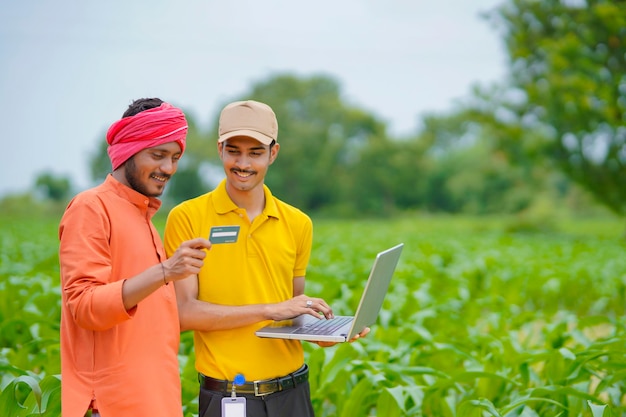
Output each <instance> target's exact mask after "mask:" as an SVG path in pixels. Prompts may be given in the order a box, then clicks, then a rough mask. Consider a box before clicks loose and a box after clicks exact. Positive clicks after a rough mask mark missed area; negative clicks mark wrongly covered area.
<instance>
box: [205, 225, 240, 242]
mask: <svg viewBox="0 0 626 417" xmlns="http://www.w3.org/2000/svg"><path fill="white" fill-rule="evenodd" d="M237 236H239V226H213V227H211V232H210V233H209V240H210V241H211V244H213V245H216V244H219V243H235V242H236V241H237Z"/></svg>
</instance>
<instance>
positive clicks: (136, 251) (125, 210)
mask: <svg viewBox="0 0 626 417" xmlns="http://www.w3.org/2000/svg"><path fill="white" fill-rule="evenodd" d="M186 133H187V122H186V119H185V116H184V114H183V113H182V112H181V111H180V110H179V109H177V108H176V107H173V106H171V105H169V104H168V103H164V102H163V101H161V100H160V99H140V100H136V101H135V102H133V104H131V105H130V106H129V108H128V110H127V111H126V112H125V113H124V116H123V118H122V119H121V120H119V121H118V122H116V123H114V124H113V125H112V126H111V128H110V129H109V132H108V133H107V141H108V143H109V148H108V153H109V156H110V158H111V163H112V167H113V173H112V174H110V175H108V176H107V178H106V180H105V181H104V182H103V183H102V184H101V185H99V186H97V187H95V188H92V189H90V190H87V191H84V192H82V193H79V194H78V195H77V196H76V197H74V199H73V200H72V201H71V202H70V204H69V205H68V207H67V209H66V212H65V214H64V215H63V218H62V220H61V224H60V227H59V238H60V249H59V260H60V266H61V284H62V300H63V304H62V313H61V367H62V371H61V372H62V376H61V379H62V412H63V416H64V417H83V416H84V415H85V414H86V412H87V411H88V410H89V409H91V410H92V412H93V414H94V415H100V416H104V417H125V416H128V417H131V416H132V417H140V416H167V417H177V416H182V405H181V389H180V372H179V366H178V358H177V354H178V347H179V335H180V326H179V320H178V310H177V306H176V296H175V292H174V285H173V284H169V283H170V281H176V280H179V279H182V278H185V277H187V276H188V275H190V274H197V273H198V272H199V270H200V268H201V267H202V265H203V259H204V256H205V252H204V251H203V249H208V248H210V242H208V240H206V239H202V238H198V239H194V240H190V241H187V242H184V243H183V244H181V246H180V247H179V248H178V250H177V251H176V253H175V254H174V255H173V256H172V257H171V258H170V259H167V260H166V256H165V251H164V248H163V244H162V242H161V238H160V237H159V234H158V232H157V230H156V229H155V227H154V225H153V224H152V221H151V218H152V216H153V215H154V214H155V213H156V211H157V210H158V208H159V207H160V205H161V202H160V200H158V199H157V198H156V197H158V196H159V195H161V193H162V191H163V189H164V187H165V184H166V183H167V181H168V180H169V178H170V177H171V176H172V175H173V174H174V172H175V171H176V168H177V163H178V160H179V158H180V157H181V155H182V153H183V151H184V147H185V138H186Z"/></svg>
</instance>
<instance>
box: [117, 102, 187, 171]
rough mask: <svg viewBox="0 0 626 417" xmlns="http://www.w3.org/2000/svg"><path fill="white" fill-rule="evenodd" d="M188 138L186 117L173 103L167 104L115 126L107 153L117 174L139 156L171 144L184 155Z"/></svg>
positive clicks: (125, 118)
mask: <svg viewBox="0 0 626 417" xmlns="http://www.w3.org/2000/svg"><path fill="white" fill-rule="evenodd" d="M186 137H187V119H185V115H184V113H183V112H182V111H181V110H180V109H179V108H177V107H174V106H172V105H171V104H169V103H163V104H161V105H160V106H159V107H155V108H152V109H148V110H144V111H142V112H139V113H137V114H136V115H134V116H129V117H124V118H122V119H120V120H118V121H117V122H115V123H113V124H112V125H111V127H109V130H108V131H107V143H108V144H109V147H108V149H107V152H108V154H109V158H110V159H111V165H113V170H116V169H117V168H118V167H119V166H120V165H122V164H123V163H124V162H126V161H127V160H128V159H129V158H130V157H131V156H133V155H135V154H136V153H137V152H139V151H142V150H144V149H146V148H152V147H154V146H159V145H162V144H164V143H168V142H177V143H178V144H179V145H180V150H181V155H182V153H183V152H184V151H185V139H186Z"/></svg>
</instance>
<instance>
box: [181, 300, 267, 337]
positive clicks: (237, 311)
mask: <svg viewBox="0 0 626 417" xmlns="http://www.w3.org/2000/svg"><path fill="white" fill-rule="evenodd" d="M271 312H272V304H252V305H244V306H226V305H220V304H212V303H207V302H205V301H200V300H189V301H188V302H186V303H185V304H184V305H181V304H179V306H178V314H179V320H180V327H181V331H186V330H199V331H214V330H227V329H233V328H237V327H243V326H247V325H250V324H254V323H258V322H261V321H264V320H270V319H271V317H272V313H271Z"/></svg>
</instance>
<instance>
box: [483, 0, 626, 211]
mask: <svg viewBox="0 0 626 417" xmlns="http://www.w3.org/2000/svg"><path fill="white" fill-rule="evenodd" d="M491 16H492V19H493V21H494V22H495V23H496V24H497V25H498V26H499V27H500V28H501V29H502V30H503V33H504V40H505V44H506V47H507V50H508V54H509V58H510V69H511V87H512V91H513V92H517V93H520V92H521V93H522V95H521V97H522V100H519V101H518V102H517V103H515V105H513V106H510V108H511V109H514V110H515V111H516V112H517V114H518V116H519V119H518V126H519V127H521V128H522V129H524V130H525V131H526V132H532V134H531V135H529V134H528V133H525V134H522V135H520V136H518V138H519V139H527V138H529V136H532V138H531V140H540V141H541V142H542V146H541V148H542V149H543V150H544V151H545V152H546V155H547V156H548V157H549V158H551V160H552V161H554V162H555V163H556V165H557V166H558V167H559V168H560V169H561V170H562V171H563V172H564V173H565V174H566V175H567V176H568V177H569V178H570V179H571V180H573V181H574V182H575V183H578V184H580V185H581V186H582V187H583V188H585V189H586V190H588V191H589V192H590V193H591V194H593V195H594V196H595V198H596V199H597V200H598V201H599V202H601V203H602V204H604V205H606V206H607V207H609V208H610V209H611V210H612V211H614V212H615V213H617V214H620V215H624V214H626V187H624V178H626V123H625V122H626V2H624V1H623V0H619V1H607V0H586V1H585V0H578V1H574V0H570V1H564V0H542V1H535V0H510V1H509V2H507V3H505V4H504V5H502V6H501V7H500V8H499V9H498V10H497V11H496V12H495V13H493V14H492V15H491ZM518 96H519V94H518Z"/></svg>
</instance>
